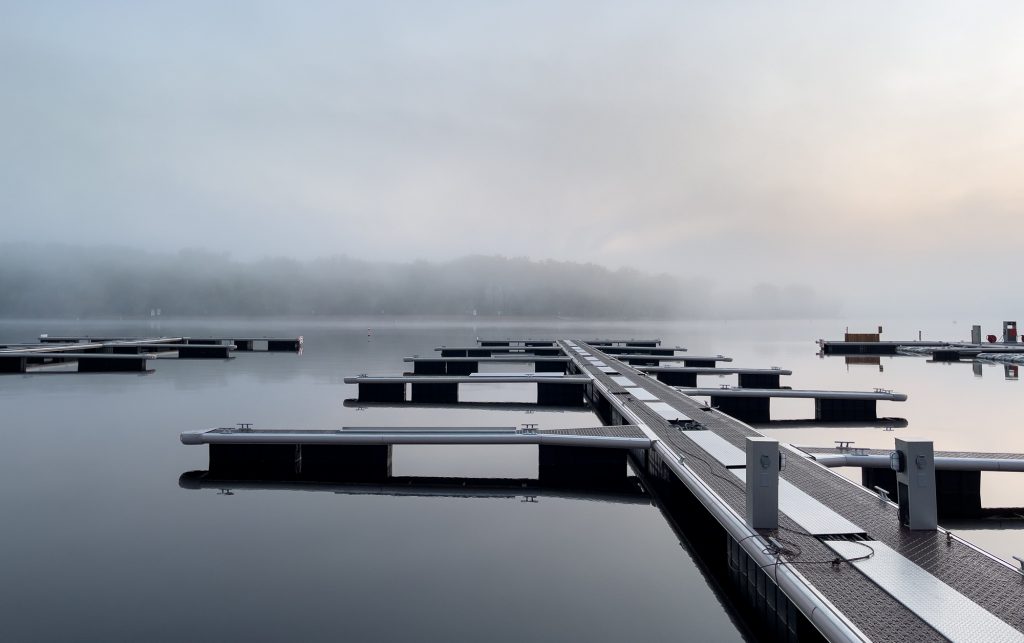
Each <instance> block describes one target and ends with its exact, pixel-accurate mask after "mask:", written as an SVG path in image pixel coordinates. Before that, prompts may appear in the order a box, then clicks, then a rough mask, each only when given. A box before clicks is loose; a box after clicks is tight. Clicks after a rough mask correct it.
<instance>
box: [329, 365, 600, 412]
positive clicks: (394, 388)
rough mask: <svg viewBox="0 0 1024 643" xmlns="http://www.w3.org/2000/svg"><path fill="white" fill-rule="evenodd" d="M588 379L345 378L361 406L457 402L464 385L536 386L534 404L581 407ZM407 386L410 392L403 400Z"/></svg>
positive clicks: (489, 376)
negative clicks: (351, 385)
mask: <svg viewBox="0 0 1024 643" xmlns="http://www.w3.org/2000/svg"><path fill="white" fill-rule="evenodd" d="M589 381H590V380H589V378H586V377H580V376H569V375H560V374H558V373H546V374H540V373H536V374H534V373H507V374H503V375H494V374H486V373H485V374H477V375H399V376H391V377H388V376H383V377H381V376H368V375H364V376H359V377H346V378H345V383H346V384H357V385H358V386H359V398H358V399H359V401H360V402H404V401H405V400H406V399H411V400H412V401H413V402H443V403H444V402H458V401H459V386H460V385H466V384H535V385H536V388H537V403H538V404H545V405H554V406H583V405H584V403H585V402H584V398H583V393H584V390H583V389H584V387H585V386H586V385H587V384H588V383H589ZM406 385H408V386H409V388H410V389H411V391H412V396H411V398H406Z"/></svg>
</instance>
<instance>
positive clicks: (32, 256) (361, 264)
mask: <svg viewBox="0 0 1024 643" xmlns="http://www.w3.org/2000/svg"><path fill="white" fill-rule="evenodd" d="M766 289H767V290H766ZM710 292H711V291H710V289H709V288H708V287H707V286H706V285H705V286H701V285H700V284H699V283H697V282H696V281H695V280H692V279H687V278H681V277H677V276H672V275H665V274H661V275H651V274H645V273H642V272H638V271H635V270H628V269H622V270H608V269H606V268H603V267H601V266H597V265H594V264H579V263H570V262H559V261H531V260H529V259H524V258H507V257H483V256H471V257H464V258H461V259H455V260H452V261H446V262H437V263H432V262H424V261H415V262H411V263H383V262H369V261H362V260H357V259H352V258H348V257H330V258H323V259H314V260H309V261H296V260H292V259H263V260H258V261H238V260H234V259H231V258H230V257H229V256H228V255H226V254H217V253H212V252H208V251H202V250H183V251H181V252H178V253H175V254H157V253H149V252H143V251H139V250H132V249H126V248H121V247H68V246H27V245H15V244H6V245H0V316H2V317H86V318H87V317H110V316H114V317H148V316H149V315H150V314H151V311H154V310H157V309H159V310H160V312H161V315H162V316H173V317H184V316H276V315H413V314H422V315H472V314H474V313H475V314H477V315H481V316H494V315H515V316H548V317H550V316H563V317H572V318H595V319H669V318H698V317H712V316H715V313H716V312H717V313H721V312H725V313H727V314H728V315H729V316H778V315H777V314H776V313H777V312H778V311H773V308H778V306H779V301H780V300H781V299H783V297H780V291H779V290H778V289H777V288H775V287H773V286H764V285H762V286H758V287H757V288H755V289H754V290H753V291H752V292H750V293H745V294H744V296H743V297H741V300H742V301H740V302H735V301H733V302H729V303H727V304H725V303H723V302H719V305H718V306H715V305H714V304H713V303H712V300H711V298H710ZM795 297H796V298H798V299H805V300H806V299H808V298H810V299H813V294H812V293H809V291H808V292H807V293H803V294H802V295H801V294H800V293H797V294H796V295H795ZM789 299H790V303H791V304H794V303H797V302H794V301H793V297H790V298H789ZM751 304H755V305H754V306H753V307H751ZM797 308H799V309H800V310H801V312H802V313H803V312H808V311H806V310H804V309H806V305H805V306H802V307H801V306H798V307H797ZM793 309H794V308H793V307H792V306H790V307H789V308H786V309H785V310H786V311H789V312H791V311H792V310H793ZM780 310H782V309H780ZM810 312H812V313H814V312H821V311H810ZM766 313H767V314H766ZM782 316H788V315H782Z"/></svg>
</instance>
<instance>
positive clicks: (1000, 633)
mask: <svg viewBox="0 0 1024 643" xmlns="http://www.w3.org/2000/svg"><path fill="white" fill-rule="evenodd" d="M560 345H561V346H562V347H563V348H564V350H565V352H566V354H568V355H569V356H570V357H572V358H573V368H572V369H570V372H571V371H573V370H575V371H578V372H580V373H585V374H587V375H588V376H589V377H591V378H593V380H594V383H593V385H592V387H591V388H590V389H588V394H589V396H590V398H591V400H592V402H593V403H594V405H595V407H596V408H597V411H598V413H599V415H601V416H602V417H603V419H604V420H605V421H607V422H609V423H620V422H625V423H629V424H633V425H636V426H638V427H639V428H640V429H641V430H642V431H644V432H646V433H648V434H649V435H650V437H651V439H652V442H653V447H652V449H650V450H649V451H647V452H645V453H644V454H641V455H639V456H638V457H639V458H640V459H641V460H642V461H643V462H644V463H645V468H646V469H647V470H648V472H651V473H654V474H660V477H663V478H666V479H668V478H670V477H674V478H677V479H678V480H680V481H681V482H682V483H683V485H685V486H686V487H687V488H688V489H689V490H690V492H691V493H693V495H694V496H695V497H696V498H698V499H699V500H700V501H701V503H702V504H703V505H704V507H705V508H706V509H707V510H708V512H709V513H711V514H712V515H713V516H716V517H717V518H718V520H719V522H720V523H721V524H722V526H723V527H724V528H725V529H726V531H727V532H728V534H729V536H730V538H731V540H730V542H731V545H730V556H731V558H732V557H733V556H735V562H736V564H737V565H738V566H740V567H741V568H742V571H741V572H740V573H744V574H746V575H747V576H748V580H749V582H751V583H753V584H754V585H755V586H756V588H757V590H756V591H758V592H762V594H763V593H765V592H767V591H769V590H767V589H765V587H766V585H765V582H764V580H763V579H761V578H760V575H761V574H764V575H766V576H767V577H769V578H770V580H771V581H772V584H771V588H770V591H771V592H775V588H776V587H777V588H779V589H781V590H782V592H783V593H784V595H785V597H786V598H787V599H788V600H789V601H791V602H792V603H794V604H795V605H796V606H797V607H798V608H799V609H800V611H801V612H802V613H803V614H804V615H805V616H806V617H807V618H808V619H809V620H810V621H811V622H812V623H813V624H814V625H815V626H816V627H817V628H818V629H819V631H821V632H822V633H823V634H824V635H825V636H826V637H828V638H829V639H832V640H875V641H942V640H958V641H959V640H962V641H971V640H973V641H1018V642H1019V641H1024V577H1022V575H1021V574H1020V573H1019V572H1018V571H1016V570H1015V569H1014V568H1013V567H1012V566H1010V565H1008V564H1007V563H1005V562H1004V561H1001V560H999V559H997V558H995V557H993V556H991V555H989V554H987V553H985V552H983V551H981V550H979V549H978V548H976V547H974V546H973V545H971V544H970V543H968V542H966V541H963V540H961V539H959V538H957V537H956V536H954V535H952V534H950V533H948V532H945V531H944V530H942V529H939V530H937V531H910V530H908V529H906V528H904V527H902V526H901V521H900V519H899V516H898V515H897V513H898V510H897V507H896V505H895V504H893V503H891V502H886V501H882V500H880V499H879V497H878V496H877V495H876V494H874V493H872V492H871V491H869V490H867V489H865V488H863V487H862V486H860V485H857V484H856V483H854V482H852V481H849V480H847V479H846V478H843V477H842V476H840V475H838V474H837V473H834V472H832V471H829V470H828V469H826V468H825V467H823V466H821V465H820V464H818V463H816V462H814V461H813V460H812V459H811V458H809V457H806V456H805V454H802V453H801V452H799V451H797V450H795V449H791V450H788V451H787V455H788V457H787V459H786V464H785V466H784V468H783V469H782V471H781V472H780V516H779V524H780V528H779V529H778V530H777V531H774V532H770V533H769V532H762V533H758V532H756V531H753V530H751V529H750V528H749V527H748V526H747V525H746V523H745V521H744V518H743V516H744V515H745V503H746V495H745V483H744V481H743V480H742V479H741V477H740V476H738V475H737V474H736V473H735V472H736V471H738V470H739V469H738V468H737V467H738V466H740V461H741V459H742V456H743V455H744V448H745V441H746V439H747V438H750V437H761V434H760V433H758V432H757V431H756V430H754V429H753V428H751V427H750V426H748V425H746V424H744V423H743V422H740V421H739V420H736V419H735V418H733V417H731V416H729V415H725V414H724V413H721V412H719V411H716V410H714V409H712V408H711V407H709V406H708V405H707V404H704V403H702V402H700V401H697V400H695V399H693V398H692V397H690V396H688V395H685V394H684V393H681V392H680V391H678V390H676V389H674V388H672V387H671V386H668V385H666V384H664V383H662V382H659V381H658V380H656V379H653V378H651V377H648V376H647V375H646V374H644V373H643V372H641V371H640V370H637V369H635V368H633V367H631V366H630V365H628V364H626V363H625V362H623V361H621V360H618V359H616V358H615V357H614V356H613V355H611V354H608V353H604V352H602V351H600V350H599V347H596V346H592V345H589V344H586V343H585V342H574V341H565V342H561V343H560ZM595 362H597V363H600V364H601V365H602V366H603V367H604V368H601V367H600V366H597V365H596V364H595ZM609 368H613V369H614V372H609V371H608V369H609ZM627 382H628V383H627ZM638 392H642V393H641V394H640V395H637V393H638ZM651 397H653V398H654V401H651V400H650V399H649V398H651ZM642 398H648V399H647V400H646V401H645V400H644V399H642ZM681 418H688V419H690V420H692V422H689V423H687V422H680V419H681ZM695 425H699V426H700V428H701V430H686V429H687V427H693V426H695ZM744 462H745V461H744ZM769 536H770V537H771V538H773V539H774V542H773V541H772V540H769ZM869 554H871V556H869ZM772 595H773V596H774V593H773V594H772Z"/></svg>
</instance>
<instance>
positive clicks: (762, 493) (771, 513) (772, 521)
mask: <svg viewBox="0 0 1024 643" xmlns="http://www.w3.org/2000/svg"><path fill="white" fill-rule="evenodd" d="M746 475H747V524H748V525H750V527H751V528H753V529H778V528H779V441H778V440H773V439H771V438H747V471H746Z"/></svg>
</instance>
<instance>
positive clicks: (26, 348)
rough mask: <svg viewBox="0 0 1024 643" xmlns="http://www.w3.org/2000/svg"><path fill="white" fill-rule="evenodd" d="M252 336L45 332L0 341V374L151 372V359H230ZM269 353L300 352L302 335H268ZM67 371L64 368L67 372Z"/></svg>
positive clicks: (250, 346) (249, 343) (251, 341)
mask: <svg viewBox="0 0 1024 643" xmlns="http://www.w3.org/2000/svg"><path fill="white" fill-rule="evenodd" d="M255 341H256V340H254V339H251V338H244V337H243V338H239V339H238V340H237V343H236V342H235V341H229V340H227V339H220V338H191V337H86V336H51V335H40V336H39V343H8V344H3V345H0V374H15V373H35V372H43V371H51V370H54V369H57V368H61V367H65V366H75V367H76V371H77V372H79V373H125V372H151V370H152V369H150V368H149V361H150V360H157V359H230V358H231V353H233V352H234V351H237V350H244V351H252V350H254V342H255ZM260 341H263V342H265V346H266V349H265V350H266V351H269V352H280V351H288V352H295V351H299V352H301V348H302V338H301V337H299V338H289V339H283V338H270V339H267V338H264V339H262V340H260ZM62 372H63V371H62Z"/></svg>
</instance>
